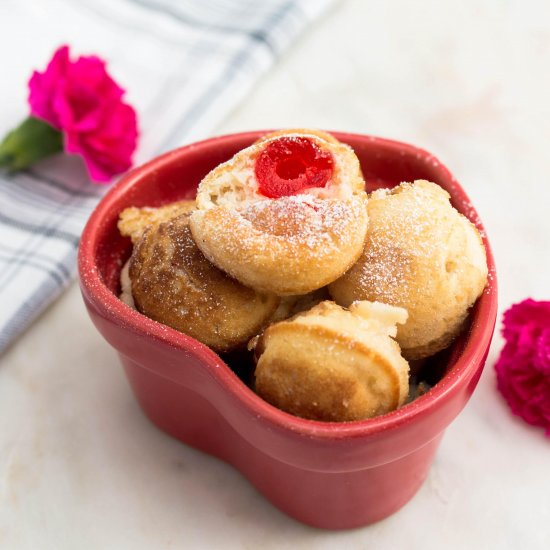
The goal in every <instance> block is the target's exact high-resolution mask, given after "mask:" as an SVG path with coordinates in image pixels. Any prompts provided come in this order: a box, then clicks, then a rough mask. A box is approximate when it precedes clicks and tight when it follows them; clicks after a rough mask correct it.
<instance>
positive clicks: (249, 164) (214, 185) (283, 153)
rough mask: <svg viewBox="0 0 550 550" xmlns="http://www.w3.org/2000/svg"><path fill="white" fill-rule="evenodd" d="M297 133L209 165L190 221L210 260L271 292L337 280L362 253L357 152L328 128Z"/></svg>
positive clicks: (363, 206)
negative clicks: (218, 164)
mask: <svg viewBox="0 0 550 550" xmlns="http://www.w3.org/2000/svg"><path fill="white" fill-rule="evenodd" d="M301 132H302V133H288V132H286V133H282V132H276V133H273V134H268V136H266V137H264V138H262V139H261V140H260V141H258V142H257V143H255V144H254V145H252V146H251V147H248V148H246V149H244V150H242V151H240V152H239V153H237V154H236V155H235V156H234V157H233V158H232V159H231V160H229V161H228V162H226V163H223V164H221V165H220V166H218V167H217V168H215V169H214V170H212V171H211V172H210V173H209V174H208V175H207V176H206V177H205V178H204V179H203V181H202V182H201V184H200V186H199V189H198V193H197V210H196V211H195V212H193V214H192V216H191V220H190V225H191V231H192V232H193V236H194V238H195V241H196V243H197V246H198V247H199V248H200V249H201V250H202V252H203V253H204V255H205V256H206V257H207V258H208V259H209V260H210V261H211V262H212V263H214V264H215V265H217V266H218V267H219V268H220V269H222V270H224V271H226V272H227V273H229V274H230V275H232V276H233V277H235V278H236V279H237V280H239V281H240V282H241V283H243V284H245V285H247V286H250V287H252V288H255V289H258V290H263V291H266V292H274V293H276V294H278V295H293V294H305V293H308V292H311V291H314V290H316V289H318V288H321V287H323V286H326V285H327V284H328V283H330V282H332V281H334V280H335V279H337V278H338V277H339V276H340V275H342V274H343V273H344V272H345V271H346V270H347V269H349V267H350V266H351V265H353V263H354V262H355V261H356V260H357V258H358V257H359V255H360V254H361V251H362V249H363V243H364V240H365V235H366V231H367V223H368V218H367V195H366V193H365V191H364V185H365V184H364V181H363V178H362V176H361V170H360V167H359V161H358V160H357V157H356V156H355V154H354V153H353V151H352V150H351V148H350V147H348V146H347V145H345V144H343V143H340V142H338V141H337V140H336V139H335V138H333V137H332V136H330V135H328V134H325V133H323V132H317V133H316V131H311V133H308V130H303V131H301ZM270 136H271V137H270Z"/></svg>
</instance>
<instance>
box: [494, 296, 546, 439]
mask: <svg viewBox="0 0 550 550" xmlns="http://www.w3.org/2000/svg"><path fill="white" fill-rule="evenodd" d="M503 324H504V328H503V336H504V338H505V340H506V344H505V346H504V348H503V349H502V351H501V354H500V357H499V358H498V360H497V362H496V364H495V370H496V374H497V386H498V389H499V391H500V392H501V393H502V395H503V397H504V398H505V400H506V402H507V403H508V405H509V406H510V409H511V410H512V412H513V413H514V414H516V415H518V416H520V417H521V418H523V420H525V421H526V422H528V423H529V424H532V425H534V426H540V427H543V428H545V434H546V435H550V302H537V301H535V300H532V299H528V300H525V301H523V302H521V303H519V304H515V305H513V306H512V307H511V308H510V309H508V311H506V312H505V314H504V323H503Z"/></svg>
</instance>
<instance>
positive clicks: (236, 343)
mask: <svg viewBox="0 0 550 550" xmlns="http://www.w3.org/2000/svg"><path fill="white" fill-rule="evenodd" d="M129 279H130V281H131V295H132V297H133V300H134V302H135V307H136V309H137V310H138V311H140V312H141V313H143V314H144V315H146V316H147V317H150V318H151V319H154V320H155V321H159V322H160V323H164V324H165V325H168V326H170V327H172V328H174V329H176V330H179V331H181V332H184V333H185V334H188V335H189V336H192V337H193V338H196V339H197V340H199V341H200V342H202V343H203V344H206V345H207V346H209V347H210V348H212V349H213V350H214V351H217V352H226V351H231V350H234V349H237V348H239V347H244V346H245V345H246V343H247V342H248V340H249V339H250V338H252V337H253V336H255V335H256V334H258V332H260V331H261V330H262V328H263V327H264V326H265V325H266V324H267V322H268V321H269V319H270V318H271V317H272V316H273V314H274V312H275V310H276V309H277V307H278V305H279V298H278V297H277V296H275V295H274V294H271V293H265V292H257V291H255V290H253V289H251V288H247V287H245V286H244V285H242V284H241V283H239V282H238V281H236V280H235V279H232V278H231V277H229V276H228V275H227V274H226V273H224V272H223V271H221V270H219V269H218V268H216V267H215V266H214V265H212V264H211V263H210V262H209V261H208V260H207V259H206V258H205V257H204V255H203V254H202V252H201V251H200V250H199V249H198V248H197V246H196V245H195V242H194V240H193V237H192V235H191V231H190V229H189V214H188V213H184V214H181V215H179V216H177V217H175V218H171V219H169V220H168V221H166V222H163V223H159V224H156V225H155V224H153V225H150V226H149V227H148V228H147V229H146V230H145V232H144V233H143V235H142V237H141V239H139V240H138V242H137V244H136V246H135V247H134V251H133V254H132V256H131V258H130V263H129ZM123 282H124V281H123ZM126 292H128V287H127V286H126Z"/></svg>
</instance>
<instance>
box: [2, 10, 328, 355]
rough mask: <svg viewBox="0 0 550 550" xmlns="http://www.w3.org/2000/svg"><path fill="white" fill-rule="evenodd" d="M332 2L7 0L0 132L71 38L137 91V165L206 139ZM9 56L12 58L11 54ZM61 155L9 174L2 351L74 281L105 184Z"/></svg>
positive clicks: (76, 50)
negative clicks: (85, 231) (82, 240)
mask: <svg viewBox="0 0 550 550" xmlns="http://www.w3.org/2000/svg"><path fill="white" fill-rule="evenodd" d="M332 1H333V0H294V1H287V0H264V1H261V2H260V1H257V0H225V1H220V0H201V1H200V2H197V1H196V0H79V2H73V1H72V0H48V2H43V1H40V0H36V1H34V2H33V1H31V0H22V1H21V0H17V1H16V0H7V1H5V2H2V3H1V4H0V20H1V21H2V23H3V24H2V29H3V30H2V33H0V51H1V52H14V54H13V55H11V56H9V58H7V59H5V60H4V59H2V72H3V75H2V82H3V83H2V94H3V96H4V97H3V100H2V102H1V105H0V121H1V122H0V134H1V136H3V135H5V133H6V132H7V131H8V130H9V129H11V128H13V127H14V126H16V124H17V123H18V122H19V121H20V120H21V119H23V118H24V117H25V116H26V115H27V107H26V104H25V100H24V98H25V95H26V93H27V88H26V82H27V80H28V78H29V77H30V74H31V72H32V69H35V68H36V69H39V70H43V69H44V67H45V66H46V64H47V61H48V60H49V57H50V56H51V54H52V53H53V52H54V50H55V49H56V48H57V47H58V46H59V45H60V44H62V43H67V44H69V45H70V46H71V50H72V52H73V55H88V54H97V55H99V56H100V57H103V58H105V59H106V60H107V61H108V69H109V71H110V73H111V74H112V75H113V77H114V78H115V79H116V80H117V81H118V82H120V84H121V85H122V86H123V87H125V88H126V89H127V90H128V94H127V96H126V97H127V100H128V101H129V102H130V103H131V104H132V105H133V106H134V107H135V108H136V110H137V112H138V116H139V122H140V129H141V135H142V137H141V142H140V149H139V151H138V154H137V158H136V160H137V162H138V163H141V162H143V161H145V160H148V159H150V158H152V157H153V156H156V155H157V154H159V153H161V152H163V151H166V150H169V149H172V148H174V147H177V146H179V145H182V144H184V143H187V142H190V141H194V140H196V139H200V138H203V137H206V136H207V135H208V134H209V132H211V131H212V130H213V129H214V128H215V126H216V124H218V123H219V122H220V121H221V120H222V119H223V117H224V116H225V115H227V114H228V112H229V111H230V110H231V109H233V108H234V107H235V106H236V105H237V104H238V103H239V102H240V101H242V100H243V99H244V98H245V96H246V94H247V93H248V92H249V91H250V89H251V88H252V87H253V86H254V84H255V82H256V81H257V80H258V78H259V77H260V76H261V75H262V74H263V73H265V72H266V71H267V69H268V68H269V67H270V66H271V65H272V64H273V62H274V60H275V59H276V57H277V56H278V55H279V54H280V53H281V52H282V51H283V50H284V49H285V48H286V47H287V46H288V45H289V44H290V43H291V42H292V40H293V39H295V38H296V37H297V36H298V35H299V34H300V33H301V32H303V31H304V29H305V27H306V26H307V24H308V23H310V22H311V21H313V20H314V19H315V18H316V17H318V16H319V15H321V13H323V12H324V11H325V10H326V8H327V7H328V6H329V5H330V4H331V3H332ZM5 57H7V56H5ZM105 190H106V189H105V187H101V186H96V185H92V184H91V183H90V182H89V181H88V180H87V177H86V174H85V171H84V169H83V166H82V164H81V163H80V161H79V159H77V158H73V157H65V156H63V155H59V156H57V157H53V158H50V159H47V160H45V161H42V162H41V163H39V164H37V165H35V167H33V168H32V169H31V170H29V171H26V172H24V173H20V174H17V175H14V176H8V175H7V174H6V173H3V172H0V304H1V307H0V353H1V352H2V351H3V350H5V348H6V347H7V346H8V344H9V343H10V342H11V341H12V340H13V339H14V338H15V337H16V336H17V335H18V334H20V333H21V332H22V331H23V330H24V329H25V328H26V327H27V326H28V325H29V324H30V323H31V322H32V321H33V319H35V318H36V317H37V316H38V314H39V313H40V312H41V311H42V310H43V309H44V308H45V307H46V306H47V305H48V304H50V303H51V302H52V301H53V300H54V299H55V298H56V297H57V296H58V295H59V294H60V293H61V291H62V290H63V289H64V288H65V287H66V286H67V285H68V284H69V283H70V281H71V280H72V279H73V278H74V276H75V273H76V253H77V247H78V241H79V236H80V233H81V231H82V228H83V226H84V224H85V222H86V220H87V218H88V216H89V214H90V213H91V211H92V210H93V208H94V206H95V205H96V204H97V202H98V200H99V199H100V198H101V196H102V195H103V193H104V192H105Z"/></svg>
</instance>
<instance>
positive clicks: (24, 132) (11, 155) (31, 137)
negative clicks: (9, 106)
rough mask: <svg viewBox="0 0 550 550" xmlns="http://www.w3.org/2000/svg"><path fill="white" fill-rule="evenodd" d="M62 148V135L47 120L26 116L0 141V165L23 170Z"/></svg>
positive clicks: (12, 169) (13, 169)
mask: <svg viewBox="0 0 550 550" xmlns="http://www.w3.org/2000/svg"><path fill="white" fill-rule="evenodd" d="M62 150H63V135H62V134H61V132H60V131H59V130H56V129H55V128H54V127H53V126H50V125H49V124H48V123H47V122H44V121H43V120H40V119H38V118H34V117H28V118H27V119H25V120H24V121H23V122H22V123H21V124H20V125H19V126H18V127H17V128H15V129H14V130H12V131H11V132H9V133H8V135H7V136H6V137H5V138H4V141H2V143H0V167H3V168H7V169H8V170H9V171H10V172H17V171H18V170H23V169H25V168H27V167H28V166H30V165H31V164H34V163H35V162H36V161H38V160H40V159H43V158H46V157H49V156H50V155H53V154H55V153H59V152H60V151H62Z"/></svg>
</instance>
